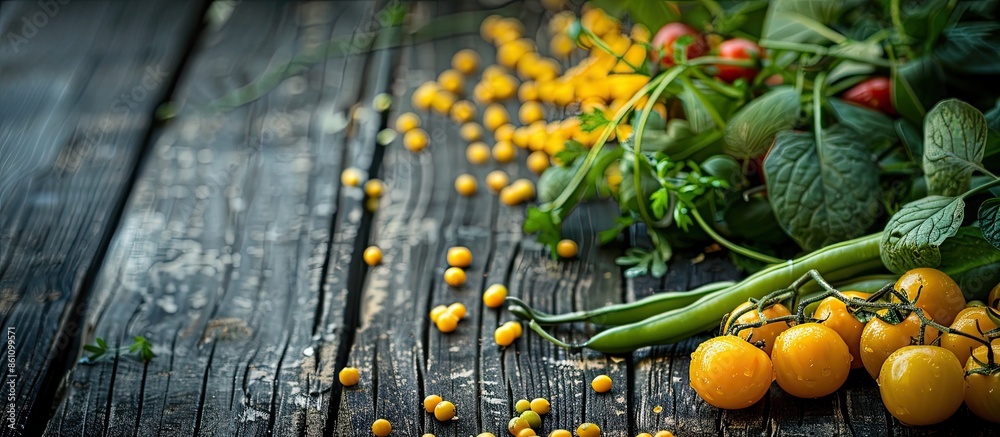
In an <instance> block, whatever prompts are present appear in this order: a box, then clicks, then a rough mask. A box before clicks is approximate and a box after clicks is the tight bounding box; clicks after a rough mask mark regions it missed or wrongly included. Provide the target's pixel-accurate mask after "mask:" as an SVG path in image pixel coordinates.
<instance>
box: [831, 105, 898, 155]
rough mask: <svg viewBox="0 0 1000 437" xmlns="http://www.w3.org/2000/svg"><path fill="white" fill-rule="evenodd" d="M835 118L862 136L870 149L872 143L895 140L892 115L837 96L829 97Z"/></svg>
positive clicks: (885, 142)
mask: <svg viewBox="0 0 1000 437" xmlns="http://www.w3.org/2000/svg"><path fill="white" fill-rule="evenodd" d="M829 102H830V106H831V107H833V112H834V114H836V116H837V120H840V123H841V124H843V125H844V126H847V127H849V128H851V130H853V131H855V132H857V133H858V134H860V135H862V136H864V137H865V138H866V139H867V141H866V143H868V145H869V146H870V148H869V149H868V150H872V149H873V148H872V147H871V146H872V143H882V144H891V143H894V142H896V139H897V138H898V137H897V135H896V126H895V125H894V124H893V120H892V117H889V116H888V115H885V114H883V113H881V112H879V111H875V110H873V109H869V108H865V107H862V106H858V105H854V104H851V103H847V102H845V101H843V100H841V99H838V98H830V99H829Z"/></svg>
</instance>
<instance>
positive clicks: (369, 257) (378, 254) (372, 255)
mask: <svg viewBox="0 0 1000 437" xmlns="http://www.w3.org/2000/svg"><path fill="white" fill-rule="evenodd" d="M361 258H362V259H364V260H365V264H368V265H370V266H376V265H378V263H380V262H382V249H379V248H378V247H376V246H369V247H368V248H367V249H365V251H364V253H362V254H361Z"/></svg>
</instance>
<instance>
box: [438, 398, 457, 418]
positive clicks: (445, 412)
mask: <svg viewBox="0 0 1000 437" xmlns="http://www.w3.org/2000/svg"><path fill="white" fill-rule="evenodd" d="M454 417H455V404H453V403H451V402H448V401H441V402H439V403H438V404H437V406H435V407H434V418H435V419H437V420H438V422H446V421H449V420H451V419H453V418H454Z"/></svg>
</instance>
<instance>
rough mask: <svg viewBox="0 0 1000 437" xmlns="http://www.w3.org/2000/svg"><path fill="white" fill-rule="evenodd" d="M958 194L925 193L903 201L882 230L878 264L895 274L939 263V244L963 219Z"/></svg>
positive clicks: (963, 205)
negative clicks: (922, 195)
mask: <svg viewBox="0 0 1000 437" xmlns="http://www.w3.org/2000/svg"><path fill="white" fill-rule="evenodd" d="M964 208H965V201H964V200H962V198H961V197H946V196H928V197H925V198H923V199H918V200H915V201H913V202H910V203H907V204H906V205H904V206H903V208H902V209H900V210H899V212H897V213H896V214H895V215H893V216H892V218H891V219H889V223H887V224H886V225H885V230H884V231H883V232H882V241H881V243H880V244H881V256H882V263H883V264H885V266H886V267H887V268H888V269H889V270H891V271H893V272H894V273H897V274H902V273H903V272H905V271H907V270H910V269H914V268H917V267H937V266H938V265H940V264H941V251H940V249H939V247H940V246H941V243H943V242H944V241H945V239H947V238H948V237H951V236H952V235H955V232H957V231H958V228H959V227H960V226H961V225H962V219H963V218H965V210H964Z"/></svg>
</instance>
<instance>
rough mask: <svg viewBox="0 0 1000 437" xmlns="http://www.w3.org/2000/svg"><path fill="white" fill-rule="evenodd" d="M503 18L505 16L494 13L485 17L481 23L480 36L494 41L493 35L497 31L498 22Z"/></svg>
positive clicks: (484, 39) (487, 40)
mask: <svg viewBox="0 0 1000 437" xmlns="http://www.w3.org/2000/svg"><path fill="white" fill-rule="evenodd" d="M501 19H503V17H501V16H499V15H496V14H493V15H490V16H488V17H486V18H484V19H483V22H482V23H480V24H479V36H480V37H482V38H483V41H486V42H493V35H494V34H495V33H496V27H497V23H498V22H499V21H500V20H501Z"/></svg>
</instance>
